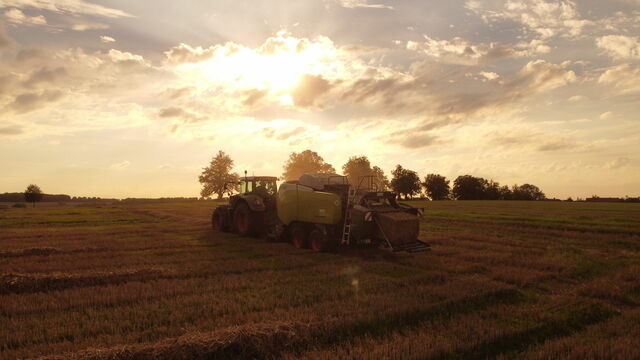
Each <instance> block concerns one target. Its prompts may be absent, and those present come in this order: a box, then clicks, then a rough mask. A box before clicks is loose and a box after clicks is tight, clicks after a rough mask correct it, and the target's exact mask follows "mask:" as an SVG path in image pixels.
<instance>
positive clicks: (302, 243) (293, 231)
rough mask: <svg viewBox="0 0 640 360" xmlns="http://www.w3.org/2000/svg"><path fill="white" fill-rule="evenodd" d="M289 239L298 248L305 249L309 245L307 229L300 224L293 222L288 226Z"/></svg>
mask: <svg viewBox="0 0 640 360" xmlns="http://www.w3.org/2000/svg"><path fill="white" fill-rule="evenodd" d="M289 240H291V243H292V244H293V246H295V247H296V248H298V249H306V248H308V247H309V237H308V234H307V229H305V228H304V226H302V225H301V224H293V225H291V227H289Z"/></svg>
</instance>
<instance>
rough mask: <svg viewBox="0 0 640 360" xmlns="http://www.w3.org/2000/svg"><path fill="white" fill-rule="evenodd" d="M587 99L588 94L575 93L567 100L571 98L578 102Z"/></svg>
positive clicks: (572, 100)
mask: <svg viewBox="0 0 640 360" xmlns="http://www.w3.org/2000/svg"><path fill="white" fill-rule="evenodd" d="M586 99H587V98H586V96H583V95H573V96H572V97H570V98H569V99H567V100H569V101H571V102H578V101H582V100H586Z"/></svg>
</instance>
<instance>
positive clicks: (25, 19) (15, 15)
mask: <svg viewBox="0 0 640 360" xmlns="http://www.w3.org/2000/svg"><path fill="white" fill-rule="evenodd" d="M4 17H5V18H6V19H7V21H9V22H11V23H14V24H23V25H46V24H47V19H45V17H44V16H42V15H38V16H27V15H25V14H24V13H23V12H22V11H20V9H16V8H12V9H9V10H7V11H5V12H4Z"/></svg>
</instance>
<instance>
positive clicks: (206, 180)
mask: <svg viewBox="0 0 640 360" xmlns="http://www.w3.org/2000/svg"><path fill="white" fill-rule="evenodd" d="M231 169H233V160H231V158H230V157H229V155H227V154H225V153H224V152H223V151H218V154H217V155H216V156H214V157H213V158H212V159H211V162H210V163H209V166H207V167H206V168H203V169H202V174H200V176H199V178H198V180H199V181H200V183H201V184H202V190H200V196H202V197H203V198H208V197H210V196H211V195H212V194H216V195H218V199H222V195H224V194H225V193H227V194H229V193H231V192H233V191H234V190H235V189H236V188H237V185H235V184H233V183H237V182H238V181H239V180H240V177H239V176H238V174H236V173H232V172H231ZM229 183H231V184H229Z"/></svg>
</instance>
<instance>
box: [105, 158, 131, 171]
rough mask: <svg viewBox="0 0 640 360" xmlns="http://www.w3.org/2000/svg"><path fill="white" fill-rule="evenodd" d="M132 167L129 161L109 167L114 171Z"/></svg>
mask: <svg viewBox="0 0 640 360" xmlns="http://www.w3.org/2000/svg"><path fill="white" fill-rule="evenodd" d="M130 165H131V162H130V161H129V160H124V161H121V162H119V163H115V164H111V165H110V166H109V167H110V168H111V169H114V170H124V169H126V168H128V167H129V166H130Z"/></svg>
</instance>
